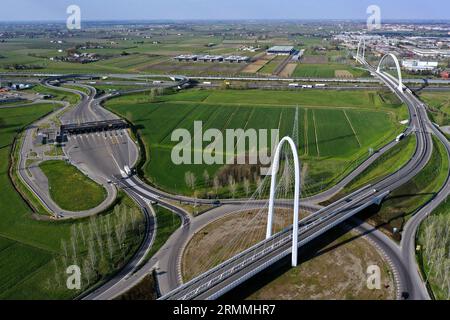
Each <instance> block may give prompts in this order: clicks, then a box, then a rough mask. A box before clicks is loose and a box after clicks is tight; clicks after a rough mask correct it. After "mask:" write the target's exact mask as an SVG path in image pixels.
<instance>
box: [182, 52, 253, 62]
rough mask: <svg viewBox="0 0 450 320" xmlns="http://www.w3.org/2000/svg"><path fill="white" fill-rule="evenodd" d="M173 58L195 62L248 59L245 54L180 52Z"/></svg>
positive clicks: (244, 60)
mask: <svg viewBox="0 0 450 320" xmlns="http://www.w3.org/2000/svg"><path fill="white" fill-rule="evenodd" d="M174 59H175V60H178V61H179V62H195V61H203V62H223V61H226V62H230V63H233V62H237V63H241V62H247V61H249V60H250V58H249V57H246V56H216V55H209V54H206V55H195V54H182V55H179V56H176V57H174Z"/></svg>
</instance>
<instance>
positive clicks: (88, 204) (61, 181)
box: [39, 160, 106, 211]
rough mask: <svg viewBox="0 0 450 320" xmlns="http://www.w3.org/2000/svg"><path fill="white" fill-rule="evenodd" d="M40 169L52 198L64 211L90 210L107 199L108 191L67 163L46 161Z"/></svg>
mask: <svg viewBox="0 0 450 320" xmlns="http://www.w3.org/2000/svg"><path fill="white" fill-rule="evenodd" d="M39 167H40V168H41V170H42V171H43V172H44V174H45V175H46V176H47V179H48V183H49V189H50V190H49V191H50V196H51V197H52V199H53V201H55V202H56V204H58V206H59V207H60V208H61V209H63V210H68V211H83V210H88V209H91V208H95V207H97V206H98V205H100V204H101V203H102V202H103V200H105V198H106V190H105V189H104V188H103V187H102V186H100V185H98V184H97V183H96V182H94V181H93V180H91V179H89V178H88V177H86V176H85V175H84V174H83V173H82V172H80V171H79V170H78V169H77V168H75V167H74V166H72V165H70V164H68V163H66V162H65V161H61V160H52V161H45V162H42V163H41V164H40V165H39Z"/></svg>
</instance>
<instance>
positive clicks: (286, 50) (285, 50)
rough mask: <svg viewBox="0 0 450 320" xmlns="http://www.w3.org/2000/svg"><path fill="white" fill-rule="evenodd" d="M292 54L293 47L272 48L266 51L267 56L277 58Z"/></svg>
mask: <svg viewBox="0 0 450 320" xmlns="http://www.w3.org/2000/svg"><path fill="white" fill-rule="evenodd" d="M293 53H294V47H293V46H274V47H271V48H269V49H268V50H267V54H270V55H278V56H290V55H291V54H293Z"/></svg>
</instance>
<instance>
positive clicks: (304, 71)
mask: <svg viewBox="0 0 450 320" xmlns="http://www.w3.org/2000/svg"><path fill="white" fill-rule="evenodd" d="M336 70H345V71H348V72H350V73H351V75H352V76H353V77H355V78H362V77H367V76H368V73H367V71H364V70H361V69H358V68H352V67H351V66H349V65H346V64H332V63H326V64H302V63H299V64H298V66H297V68H296V69H295V71H294V73H293V74H292V76H293V77H300V78H336V74H335V71H336Z"/></svg>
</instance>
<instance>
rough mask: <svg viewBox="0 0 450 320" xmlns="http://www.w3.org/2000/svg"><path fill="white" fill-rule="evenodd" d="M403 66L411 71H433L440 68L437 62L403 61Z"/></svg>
mask: <svg viewBox="0 0 450 320" xmlns="http://www.w3.org/2000/svg"><path fill="white" fill-rule="evenodd" d="M402 66H403V68H405V69H406V70H409V71H432V70H434V69H436V68H437V67H438V66H439V63H438V62H436V61H420V60H403V61H402Z"/></svg>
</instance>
